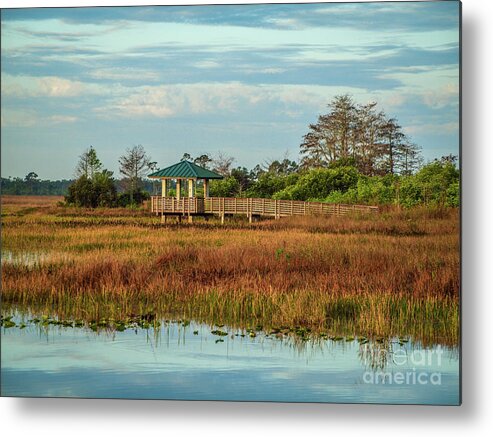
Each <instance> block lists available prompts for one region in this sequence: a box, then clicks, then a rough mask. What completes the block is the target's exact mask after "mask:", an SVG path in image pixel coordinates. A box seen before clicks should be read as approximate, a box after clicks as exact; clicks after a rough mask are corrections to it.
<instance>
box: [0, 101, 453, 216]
mask: <svg viewBox="0 0 493 437" xmlns="http://www.w3.org/2000/svg"><path fill="white" fill-rule="evenodd" d="M328 108H329V112H328V113H327V114H323V115H320V116H319V117H318V120H317V122H316V123H315V124H311V125H310V126H309V131H308V132H307V134H306V135H305V136H304V137H303V141H302V143H301V145H300V155H301V159H300V161H299V162H296V161H292V160H289V159H286V158H285V159H283V160H274V161H271V162H267V163H264V164H263V165H260V164H259V165H256V166H255V167H254V168H253V169H250V170H249V169H247V168H245V167H234V166H233V163H234V161H235V159H234V157H230V156H225V155H223V154H221V153H220V154H219V155H218V156H215V157H213V156H209V155H208V154H201V155H199V156H197V157H195V158H193V157H192V156H191V155H190V154H189V153H185V154H184V155H183V158H182V159H186V160H190V161H193V162H195V163H196V164H198V165H200V166H202V167H205V168H209V169H212V170H214V171H216V172H217V173H220V174H222V175H223V176H224V179H223V180H214V181H211V186H210V194H211V196H216V197H264V198H275V199H287V200H317V201H324V202H332V203H358V204H379V205H400V206H404V207H412V206H416V205H421V204H424V205H439V206H452V207H457V206H459V199H460V193H459V177H460V172H459V170H458V168H457V157H455V156H452V155H450V156H445V157H442V158H440V159H435V160H434V161H432V162H430V163H427V164H426V165H422V158H421V154H420V149H419V147H418V146H417V145H415V144H414V143H413V142H412V141H411V140H410V139H409V138H408V137H407V136H406V135H405V134H404V132H403V131H402V128H401V126H400V125H399V124H398V122H397V120H395V119H393V118H389V117H387V116H386V115H385V113H384V112H383V111H382V110H379V109H378V108H377V104H376V103H369V104H366V105H360V104H357V103H355V102H354V101H353V99H352V98H351V97H350V96H348V95H343V96H337V97H335V98H334V100H333V101H332V102H330V103H329V105H328ZM119 165H120V174H121V175H122V176H123V178H122V179H121V180H116V179H115V178H114V176H113V173H112V172H110V171H108V170H105V169H103V166H102V163H101V162H100V160H99V158H98V157H97V154H96V151H95V150H94V148H92V147H90V148H89V149H88V150H87V151H86V152H84V153H83V154H82V155H81V156H80V159H79V162H78V163H77V166H76V175H77V180H75V181H56V182H51V181H40V180H39V179H38V176H37V175H36V174H35V173H34V172H31V173H29V174H28V175H27V176H26V177H25V178H24V180H22V179H20V178H16V179H14V180H10V179H2V193H3V194H27V195H32V194H64V195H66V201H67V203H68V204H72V205H78V206H86V207H98V206H99V207H118V206H128V205H138V204H140V203H141V202H142V200H144V199H146V198H148V197H149V195H150V194H157V193H158V191H159V184H156V183H155V182H151V181H150V180H149V179H146V175H147V174H149V173H150V172H151V171H155V170H156V162H151V159H150V157H149V156H148V155H147V154H146V152H145V150H144V148H143V147H142V146H140V145H139V146H135V147H133V148H131V149H128V150H127V151H126V154H124V155H122V156H121V157H120V159H119ZM170 188H171V189H170V194H173V193H174V185H171V187H170ZM197 188H198V189H197V193H198V194H199V195H200V193H201V187H200V185H199V186H198V187H197Z"/></svg>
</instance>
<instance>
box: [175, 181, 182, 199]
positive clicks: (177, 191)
mask: <svg viewBox="0 0 493 437" xmlns="http://www.w3.org/2000/svg"><path fill="white" fill-rule="evenodd" d="M180 191H181V180H180V179H177V180H176V198H177V199H178V200H180V197H181V196H180V194H181V193H180Z"/></svg>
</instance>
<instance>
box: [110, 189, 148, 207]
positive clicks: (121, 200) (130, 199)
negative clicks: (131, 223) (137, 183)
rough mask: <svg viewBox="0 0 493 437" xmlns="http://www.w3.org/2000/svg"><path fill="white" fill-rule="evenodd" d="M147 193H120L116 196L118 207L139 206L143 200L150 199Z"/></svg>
mask: <svg viewBox="0 0 493 437" xmlns="http://www.w3.org/2000/svg"><path fill="white" fill-rule="evenodd" d="M150 197H151V196H150V194H149V193H148V192H147V191H142V190H135V191H133V192H126V193H121V194H119V195H118V202H117V203H118V206H123V207H129V206H138V205H141V204H142V202H143V201H144V200H148V199H150Z"/></svg>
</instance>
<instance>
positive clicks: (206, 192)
mask: <svg viewBox="0 0 493 437" xmlns="http://www.w3.org/2000/svg"><path fill="white" fill-rule="evenodd" d="M204 197H205V198H207V197H209V180H208V179H204Z"/></svg>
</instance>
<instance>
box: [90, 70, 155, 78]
mask: <svg viewBox="0 0 493 437" xmlns="http://www.w3.org/2000/svg"><path fill="white" fill-rule="evenodd" d="M89 76H91V77H92V78H94V79H107V80H115V81H118V80H150V81H156V80H158V79H159V73H157V72H155V71H149V70H144V69H138V68H111V69H109V68H108V69H98V70H94V71H91V72H90V73H89Z"/></svg>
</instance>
